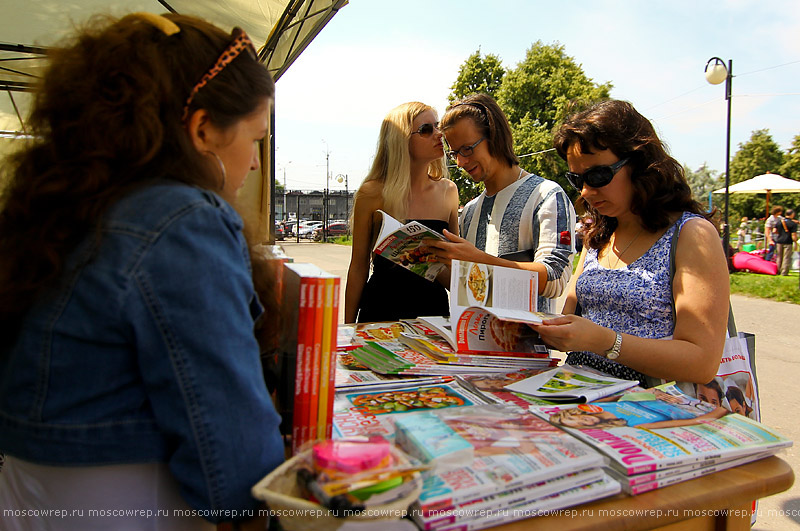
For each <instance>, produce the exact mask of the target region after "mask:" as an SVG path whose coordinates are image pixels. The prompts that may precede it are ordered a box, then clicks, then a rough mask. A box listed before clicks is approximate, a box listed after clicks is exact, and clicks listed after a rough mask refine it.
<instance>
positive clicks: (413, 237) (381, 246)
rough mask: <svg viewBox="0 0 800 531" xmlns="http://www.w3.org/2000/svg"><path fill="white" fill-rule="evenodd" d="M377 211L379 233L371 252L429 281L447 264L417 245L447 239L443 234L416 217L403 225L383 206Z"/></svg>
mask: <svg viewBox="0 0 800 531" xmlns="http://www.w3.org/2000/svg"><path fill="white" fill-rule="evenodd" d="M378 212H380V213H381V215H382V221H381V229H380V233H379V234H378V238H377V241H376V242H375V247H374V248H373V249H372V250H373V252H374V253H375V254H378V255H380V256H383V257H384V258H387V259H388V260H391V261H392V262H394V263H395V264H397V265H399V266H402V267H404V268H406V269H408V270H409V271H411V272H413V273H416V274H417V275H419V276H421V277H423V278H426V279H428V280H430V281H433V280H434V279H435V278H436V276H437V275H438V274H439V273H440V272H442V271H443V270H445V269H446V268H447V266H446V265H445V264H443V263H441V262H437V261H435V260H429V258H430V257H431V256H434V255H433V253H431V252H428V251H423V250H422V248H421V246H422V245H423V241H424V240H442V241H447V239H446V238H445V237H444V236H442V235H441V234H439V233H438V232H436V231H435V230H433V229H429V228H428V227H426V226H425V225H423V224H422V223H419V222H417V221H411V222H409V223H406V224H405V225H403V224H402V223H400V222H399V221H397V220H396V219H394V218H393V217H392V216H390V215H389V214H387V213H386V212H384V211H383V210H378Z"/></svg>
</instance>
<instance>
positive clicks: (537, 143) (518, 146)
mask: <svg viewBox="0 0 800 531" xmlns="http://www.w3.org/2000/svg"><path fill="white" fill-rule="evenodd" d="M511 133H512V134H513V136H514V152H515V153H516V154H517V156H518V157H519V164H520V166H521V167H523V168H525V170H526V171H529V172H531V173H535V174H536V175H541V176H543V177H547V178H548V179H552V180H554V181H556V182H557V183H558V184H559V185H560V186H561V188H563V189H564V190H565V191H566V192H567V194H568V195H569V196H570V198H571V199H573V200H574V199H575V198H577V196H578V192H577V190H575V189H574V188H572V185H570V184H569V182H568V181H567V179H566V177H564V173H565V172H566V171H567V163H566V162H564V161H563V160H561V157H559V156H558V153H556V151H555V149H553V133H552V132H551V131H550V129H548V128H547V127H545V126H544V125H542V124H540V123H538V122H537V121H536V120H535V119H533V118H531V116H530V115H525V116H524V117H523V118H522V120H520V121H519V123H516V124H511Z"/></svg>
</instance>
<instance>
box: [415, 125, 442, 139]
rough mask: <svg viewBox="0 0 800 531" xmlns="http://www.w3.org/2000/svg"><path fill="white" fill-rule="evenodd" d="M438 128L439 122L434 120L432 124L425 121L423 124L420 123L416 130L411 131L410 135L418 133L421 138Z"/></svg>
mask: <svg viewBox="0 0 800 531" xmlns="http://www.w3.org/2000/svg"><path fill="white" fill-rule="evenodd" d="M438 130H439V122H434V123H432V124H431V123H425V124H422V125H421V126H419V127H418V128H417V130H416V131H412V132H411V134H412V135H419V136H421V137H423V138H427V137H429V136H431V135H432V134H433V132H434V131H438Z"/></svg>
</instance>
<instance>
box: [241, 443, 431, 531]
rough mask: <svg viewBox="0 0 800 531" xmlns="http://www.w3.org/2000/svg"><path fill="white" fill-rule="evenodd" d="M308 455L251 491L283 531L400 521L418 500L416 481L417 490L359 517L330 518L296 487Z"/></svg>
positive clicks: (294, 459)
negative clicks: (298, 476)
mask: <svg viewBox="0 0 800 531" xmlns="http://www.w3.org/2000/svg"><path fill="white" fill-rule="evenodd" d="M310 452H311V451H310V450H308V451H305V452H303V453H301V454H299V455H296V456H294V457H292V458H291V459H289V460H288V461H286V462H285V463H283V464H282V465H281V466H279V467H278V468H276V469H275V470H273V471H272V472H270V473H269V474H268V475H267V476H266V477H264V478H263V479H262V480H261V481H259V482H258V483H257V484H256V485H255V486H254V487H253V488H252V490H251V492H252V494H253V496H254V497H255V498H257V499H259V500H263V501H265V502H266V503H267V507H268V509H269V511H270V516H277V517H278V519H279V521H280V523H281V527H282V528H283V529H284V530H285V531H304V530H308V531H333V530H335V529H338V528H339V527H341V526H342V525H344V524H345V523H347V522H375V521H380V520H399V519H400V518H402V517H403V516H405V514H406V513H407V510H408V506H409V505H411V504H412V503H414V502H415V501H416V500H417V498H419V495H420V492H421V491H422V482H421V481H418V486H417V488H416V489H414V490H413V491H412V492H410V493H409V494H408V495H407V496H405V497H403V498H401V499H399V500H395V501H392V502H390V503H386V504H383V505H375V506H373V507H368V508H367V509H366V510H365V511H364V512H362V513H360V514H354V515H351V516H347V517H345V518H341V517H336V516H333V514H332V513H330V512H329V511H328V509H326V508H325V507H323V506H322V505H319V504H318V503H314V502H312V501H309V500H307V499H305V498H303V494H302V492H301V490H300V487H299V485H298V484H297V469H298V468H300V466H301V465H302V464H303V463H304V462H308V459H309V456H310ZM418 474H419V472H417V475H418Z"/></svg>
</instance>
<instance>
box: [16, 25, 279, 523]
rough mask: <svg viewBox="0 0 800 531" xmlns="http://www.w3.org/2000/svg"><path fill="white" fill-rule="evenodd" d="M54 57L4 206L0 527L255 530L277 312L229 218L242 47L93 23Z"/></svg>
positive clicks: (256, 133)
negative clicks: (224, 526) (266, 365)
mask: <svg viewBox="0 0 800 531" xmlns="http://www.w3.org/2000/svg"><path fill="white" fill-rule="evenodd" d="M49 55H50V65H49V68H48V70H47V72H46V73H45V74H44V76H43V78H42V80H41V82H40V84H39V86H38V91H37V93H36V96H35V106H34V109H33V113H32V116H31V120H30V122H29V124H28V125H29V126H30V129H29V131H30V132H31V133H32V136H33V139H32V140H31V141H30V144H29V145H28V146H27V147H26V149H25V150H23V151H21V152H20V153H19V154H17V155H16V156H14V157H13V159H12V160H11V161H10V164H9V167H8V168H7V169H8V174H9V180H8V181H7V183H6V187H5V189H4V191H3V192H4V193H3V196H2V204H1V205H0V254H2V256H3V259H2V261H0V301H1V302H0V323H2V324H0V330H1V331H2V332H1V333H0V451H2V452H4V453H5V454H6V457H7V460H6V463H5V466H4V469H3V471H2V473H0V507H3V508H4V509H10V510H12V516H8V515H6V516H4V517H3V524H2V526H0V527H3V529H12V530H16V529H81V530H87V529H138V530H148V529H169V530H177V529H187V530H189V529H192V530H197V529H214V528H215V526H214V525H213V523H212V522H218V521H222V520H241V519H243V518H247V517H250V516H253V515H255V514H257V513H256V512H255V509H256V508H257V506H258V502H257V501H256V500H255V499H253V498H252V496H251V494H250V489H251V487H252V486H253V485H254V484H255V483H256V482H257V481H258V480H259V479H260V478H262V477H263V476H264V475H265V474H267V473H268V472H270V471H271V470H272V469H274V468H275V467H276V466H277V465H279V464H280V463H281V462H282V461H283V458H284V447H283V442H282V440H281V437H280V433H279V430H278V424H279V422H280V418H279V417H278V415H277V413H276V411H275V408H274V406H273V404H272V402H271V399H270V395H269V392H268V390H267V388H266V386H265V383H264V378H263V375H262V369H261V364H260V359H259V356H260V352H261V351H262V348H263V347H264V346H266V345H264V346H261V347H260V346H259V343H258V341H257V337H256V325H257V324H259V325H260V328H259V329H258V331H259V332H260V333H263V334H264V337H265V338H269V337H274V336H275V335H276V333H277V330H274V329H271V328H270V323H273V322H275V321H276V314H275V307H276V304H275V299H274V294H273V280H272V277H270V276H267V275H266V271H267V269H266V268H267V265H266V263H265V262H266V261H265V260H259V256H260V255H258V254H257V253H253V254H252V256H251V254H250V252H249V249H250V248H249V246H248V243H247V241H246V240H245V238H244V235H243V232H242V228H243V221H242V218H241V217H240V216H239V214H237V213H236V211H235V210H234V209H233V208H232V206H231V204H232V202H233V201H234V200H235V197H236V193H237V191H238V190H239V188H241V186H242V184H243V183H244V180H245V177H246V175H247V173H248V172H249V171H250V170H254V169H257V168H258V167H259V156H258V152H259V141H260V140H261V139H262V138H263V137H264V135H265V134H266V130H267V125H268V120H269V105H270V98H271V97H272V95H273V93H274V85H273V82H272V79H271V78H270V76H269V74H268V73H267V71H266V69H265V68H264V65H263V64H261V63H259V61H258V60H257V59H256V55H255V50H254V49H253V45H252V43H251V42H250V39H248V37H247V35H245V34H244V32H243V31H241V30H239V29H235V30H234V32H233V34H229V33H227V32H224V31H222V30H220V29H218V28H216V27H214V26H212V25H210V24H208V23H207V22H204V21H202V20H199V19H196V18H192V17H186V16H178V15H165V16H159V15H153V14H149V13H142V14H132V15H128V16H126V17H124V18H122V19H120V20H114V19H110V18H107V17H98V18H94V19H92V20H91V21H90V22H89V23H88V24H87V25H86V27H85V28H84V29H82V30H81V31H79V32H78V33H77V35H76V36H75V37H74V38H73V40H71V41H69V42H68V43H66V44H65V45H64V46H63V47H60V48H54V49H53V50H52V52H51V53H50V54H49ZM256 280H257V282H255V281H256ZM256 286H258V287H259V289H260V291H259V292H257V291H256ZM263 305H266V306H267V307H268V308H269V309H270V311H271V315H270V317H269V319H264V320H263V321H262V320H259V317H260V315H261V314H262V313H263V311H264V310H263ZM46 509H66V511H65V512H64V513H61V514H52V513H51V514H48V513H47V512H46V511H44V510H46ZM14 512H16V514H18V515H21V516H19V517H15V516H13V514H14ZM51 519H53V520H52V521H51ZM262 529H263V521H262Z"/></svg>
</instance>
